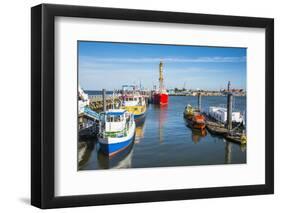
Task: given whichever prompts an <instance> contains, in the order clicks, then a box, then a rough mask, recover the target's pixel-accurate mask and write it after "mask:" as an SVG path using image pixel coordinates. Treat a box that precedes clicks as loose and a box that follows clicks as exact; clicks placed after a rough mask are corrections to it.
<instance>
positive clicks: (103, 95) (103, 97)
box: [102, 89, 106, 112]
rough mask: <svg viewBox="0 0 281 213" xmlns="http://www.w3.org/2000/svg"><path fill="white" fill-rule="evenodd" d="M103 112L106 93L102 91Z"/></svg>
mask: <svg viewBox="0 0 281 213" xmlns="http://www.w3.org/2000/svg"><path fill="white" fill-rule="evenodd" d="M102 100H103V111H104V112H105V111H106V91H105V89H102Z"/></svg>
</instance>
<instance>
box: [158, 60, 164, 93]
mask: <svg viewBox="0 0 281 213" xmlns="http://www.w3.org/2000/svg"><path fill="white" fill-rule="evenodd" d="M163 81H164V77H163V62H162V61H160V64H159V91H160V92H162V91H163V89H164V88H163Z"/></svg>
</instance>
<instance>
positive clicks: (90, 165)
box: [79, 96, 246, 170]
mask: <svg viewBox="0 0 281 213" xmlns="http://www.w3.org/2000/svg"><path fill="white" fill-rule="evenodd" d="M196 102H197V98H196V97H184V96H182V97H175V96H171V97H170V100H169V105H168V106H164V107H163V106H161V107H159V106H156V105H150V106H149V107H148V109H147V113H146V117H145V119H142V120H139V121H137V122H136V123H137V128H136V135H135V140H134V144H132V145H131V146H130V147H128V148H127V149H126V150H124V152H121V153H119V154H118V155H116V156H114V157H112V158H108V157H107V156H105V155H104V154H103V153H101V152H100V151H99V145H98V144H97V141H96V139H91V140H89V141H87V142H88V144H92V147H91V149H89V150H88V151H87V155H86V158H85V159H84V161H83V162H81V163H80V166H79V169H80V170H91V169H108V168H116V169H117V168H147V167H166V166H189V165H214V164H241V163H246V146H245V145H244V146H240V145H238V144H234V143H231V142H227V141H226V140H225V139H223V138H222V137H217V136H213V135H211V134H210V133H208V132H207V131H202V132H201V131H193V130H191V129H190V128H188V127H187V126H186V123H185V120H184V119H183V116H182V113H183V110H184V107H185V105H186V104H188V103H189V104H191V105H196ZM224 103H226V97H202V108H203V109H207V108H208V107H209V106H218V105H222V104H224ZM234 108H237V110H240V111H244V110H245V109H246V98H245V97H235V102H234Z"/></svg>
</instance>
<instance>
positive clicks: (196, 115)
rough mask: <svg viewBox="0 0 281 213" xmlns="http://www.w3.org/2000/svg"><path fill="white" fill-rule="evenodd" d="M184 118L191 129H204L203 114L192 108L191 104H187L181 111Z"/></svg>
mask: <svg viewBox="0 0 281 213" xmlns="http://www.w3.org/2000/svg"><path fill="white" fill-rule="evenodd" d="M183 115H184V118H185V119H186V121H187V125H188V126H189V127H190V128H192V129H199V130H204V129H205V127H206V121H205V117H204V115H202V114H201V113H200V112H199V110H196V109H193V107H192V106H191V105H187V106H186V107H185V110H184V112H183Z"/></svg>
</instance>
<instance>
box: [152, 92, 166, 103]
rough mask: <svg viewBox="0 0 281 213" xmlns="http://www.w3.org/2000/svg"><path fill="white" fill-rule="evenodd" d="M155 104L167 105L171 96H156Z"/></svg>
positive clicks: (159, 94) (164, 94)
mask: <svg viewBox="0 0 281 213" xmlns="http://www.w3.org/2000/svg"><path fill="white" fill-rule="evenodd" d="M153 98H154V104H159V105H166V104H168V101H169V95H168V94H167V93H156V94H154V97H153Z"/></svg>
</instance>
